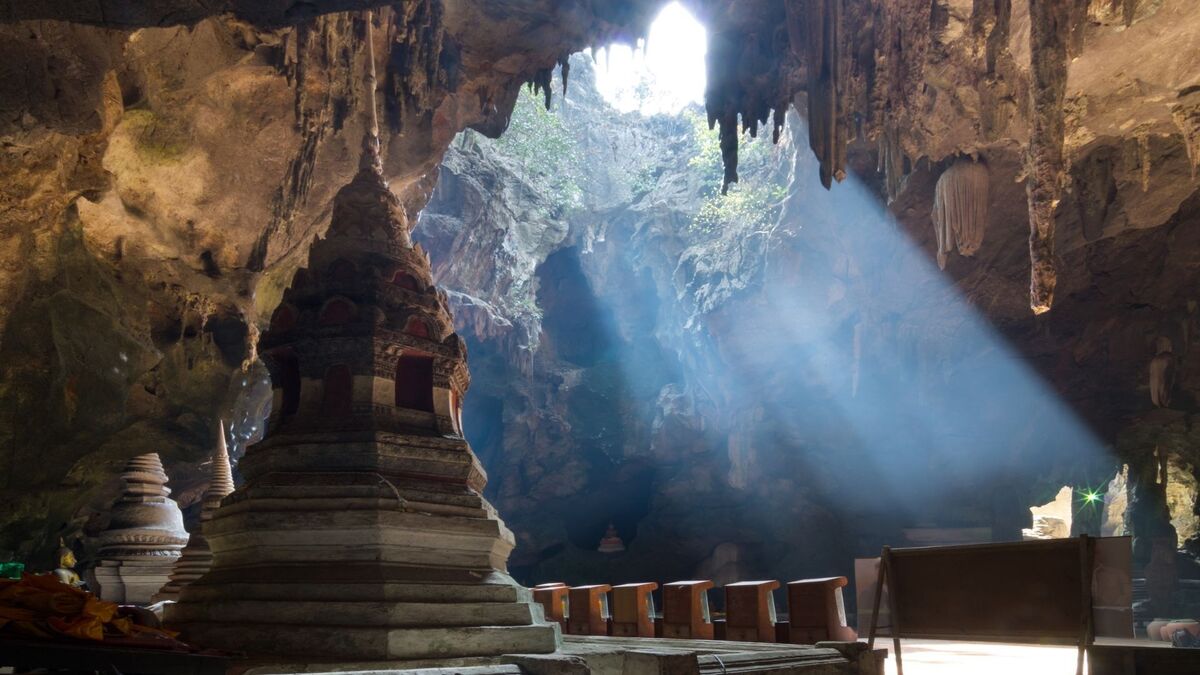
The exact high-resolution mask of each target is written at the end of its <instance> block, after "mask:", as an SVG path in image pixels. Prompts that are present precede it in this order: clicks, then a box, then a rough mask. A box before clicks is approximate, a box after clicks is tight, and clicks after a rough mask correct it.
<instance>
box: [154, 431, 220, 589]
mask: <svg viewBox="0 0 1200 675" xmlns="http://www.w3.org/2000/svg"><path fill="white" fill-rule="evenodd" d="M231 492H233V469H232V468H231V467H230V466H229V449H228V448H227V447H226V446H225V422H224V421H222V422H221V423H220V424H219V425H218V427H217V451H216V452H214V453H213V458H212V474H211V475H210V477H209V484H208V488H207V489H206V490H205V491H204V497H203V499H202V501H201V503H200V522H199V523H198V524H197V526H196V528H195V530H194V531H193V532H192V534H191V537H189V538H188V543H187V546H185V547H184V548H183V552H182V554H181V555H180V556H179V559H178V560H176V561H175V566H174V567H173V568H172V569H171V577H170V580H169V581H168V582H167V584H166V585H165V586H163V587H162V589H161V590H159V592H158V593H157V594H156V595H155V596H154V600H155V601H158V600H177V599H179V593H180V592H181V591H182V590H183V589H184V587H186V586H187V585H188V584H190V583H192V582H193V581H195V580H197V579H199V578H200V577H202V576H204V574H205V573H206V572H208V569H209V568H210V567H212V549H211V548H209V545H208V540H207V539H205V538H204V526H205V523H207V522H208V521H209V520H212V516H213V513H215V512H216V510H217V509H218V508H220V506H221V500H222V499H224V498H225V497H226V496H228V495H229V493H231Z"/></svg>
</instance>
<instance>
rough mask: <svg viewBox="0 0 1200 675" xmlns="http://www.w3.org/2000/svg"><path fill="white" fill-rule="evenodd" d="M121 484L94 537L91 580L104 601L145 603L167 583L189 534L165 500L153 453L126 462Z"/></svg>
mask: <svg viewBox="0 0 1200 675" xmlns="http://www.w3.org/2000/svg"><path fill="white" fill-rule="evenodd" d="M121 480H122V481H123V482H124V488H123V490H122V492H121V496H120V497H119V498H118V499H117V501H116V503H115V504H113V508H112V513H111V516H110V518H109V523H108V529H106V530H104V531H103V532H101V533H100V535H99V536H98V537H97V538H96V539H97V544H98V545H99V551H98V553H97V556H96V566H95V568H93V569H92V570H91V572H90V574H89V576H90V579H89V581H90V583H91V585H92V589H93V590H94V591H96V593H97V595H99V596H100V597H101V598H103V599H105V600H111V601H113V602H117V603H121V604H146V603H149V602H150V600H151V597H152V596H153V595H154V594H155V593H157V592H158V589H160V588H162V585H163V584H164V583H166V581H167V579H168V577H169V576H170V574H171V568H172V567H174V565H175V561H176V560H178V559H179V555H180V549H182V548H183V547H184V544H186V543H187V542H188V533H187V530H185V529H184V528H183V512H181V511H180V510H179V505H178V504H176V503H175V500H173V499H171V498H169V497H168V496H167V495H169V494H171V491H170V490H169V489H168V488H167V474H166V472H164V471H163V467H162V461H161V460H159V458H158V455H157V454H154V453H150V454H147V455H139V456H137V457H134V458H133V459H131V460H129V463H128V464H126V465H125V472H124V473H123V474H122V475H121Z"/></svg>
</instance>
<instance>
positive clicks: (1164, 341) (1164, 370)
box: [1150, 337, 1175, 408]
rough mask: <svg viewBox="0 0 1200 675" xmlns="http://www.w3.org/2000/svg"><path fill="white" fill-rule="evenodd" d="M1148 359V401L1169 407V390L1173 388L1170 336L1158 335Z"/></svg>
mask: <svg viewBox="0 0 1200 675" xmlns="http://www.w3.org/2000/svg"><path fill="white" fill-rule="evenodd" d="M1154 351H1155V354H1154V358H1153V359H1150V401H1151V402H1152V403H1153V404H1154V405H1155V406H1157V407H1159V408H1169V407H1171V392H1172V390H1173V389H1174V388H1175V354H1174V348H1173V345H1172V344H1171V338H1169V337H1159V338H1158V340H1157V341H1156V342H1155V344H1154Z"/></svg>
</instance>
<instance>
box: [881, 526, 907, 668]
mask: <svg viewBox="0 0 1200 675" xmlns="http://www.w3.org/2000/svg"><path fill="white" fill-rule="evenodd" d="M880 569H881V572H880V575H879V576H880V579H881V581H880V587H881V588H882V587H883V582H882V579H883V577H885V576H886V577H887V581H888V614H890V615H891V624H892V648H893V649H894V650H895V652H896V675H904V660H903V658H902V657H901V655H900V613H899V612H897V611H896V605H897V597H896V574H895V572H894V570H892V547H891V546H884V547H883V560H882V566H881V568H880Z"/></svg>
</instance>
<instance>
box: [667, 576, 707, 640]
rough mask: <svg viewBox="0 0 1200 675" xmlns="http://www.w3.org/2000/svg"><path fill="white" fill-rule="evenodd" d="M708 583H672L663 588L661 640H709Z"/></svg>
mask: <svg viewBox="0 0 1200 675" xmlns="http://www.w3.org/2000/svg"><path fill="white" fill-rule="evenodd" d="M713 586H714V584H713V582H711V581H707V580H706V581H675V582H672V583H669V584H666V585H664V586H663V637H667V638H683V639H692V640H711V639H713V624H712V616H711V615H710V614H709V611H708V589H710V588H712V587H713Z"/></svg>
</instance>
